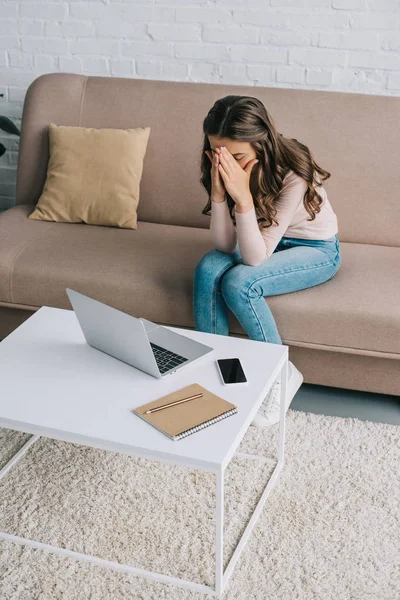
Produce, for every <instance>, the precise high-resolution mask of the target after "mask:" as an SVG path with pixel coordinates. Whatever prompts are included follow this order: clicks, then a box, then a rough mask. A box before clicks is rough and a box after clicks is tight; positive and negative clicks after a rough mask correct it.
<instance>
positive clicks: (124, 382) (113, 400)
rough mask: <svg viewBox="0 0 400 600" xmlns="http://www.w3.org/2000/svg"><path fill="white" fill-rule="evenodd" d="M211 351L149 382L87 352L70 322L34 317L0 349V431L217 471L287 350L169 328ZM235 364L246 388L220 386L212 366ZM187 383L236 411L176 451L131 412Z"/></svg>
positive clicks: (48, 313) (65, 314) (41, 313)
mask: <svg viewBox="0 0 400 600" xmlns="http://www.w3.org/2000/svg"><path fill="white" fill-rule="evenodd" d="M169 329H171V330H172V331H175V332H177V333H181V334H183V335H186V336H189V337H191V338H193V339H195V340H198V341H200V342H204V343H205V344H208V345H209V346H212V347H213V348H214V351H213V352H210V353H209V354H208V355H206V356H205V357H202V358H201V359H199V360H198V361H196V362H194V363H193V364H190V365H188V366H186V367H184V368H182V370H180V371H177V372H176V373H173V374H172V375H168V376H167V377H165V378H164V379H156V378H154V377H152V376H151V375H148V374H147V373H143V372H142V371H139V370H138V369H135V368H134V367H131V366H129V365H127V364H125V363H123V362H121V361H119V360H117V359H115V358H112V357H110V356H108V355H107V354H104V353H103V352H100V351H98V350H96V349H94V348H91V347H90V346H89V345H88V344H87V343H86V341H85V338H84V336H83V333H82V331H81V328H80V326H79V323H78V321H77V319H76V316H75V313H74V312H73V311H70V310H63V309H59V308H50V307H47V306H46V307H42V308H40V309H39V310H38V311H37V312H36V313H35V314H34V315H32V316H31V317H30V318H29V319H27V321H25V322H24V323H23V324H22V325H21V326H20V327H18V328H17V329H16V330H15V331H13V332H12V333H11V334H10V335H9V336H8V337H7V338H6V339H5V340H3V341H2V342H1V343H0V390H1V393H0V426H1V427H8V428H12V429H16V430H19V431H25V432H28V433H35V434H39V435H43V436H47V437H50V438H55V439H60V440H64V441H67V442H75V443H78V444H83V445H87V446H93V447H96V448H102V449H105V450H111V451H115V452H122V453H125V454H129V455H131V456H141V457H145V458H150V459H151V458H153V459H155V460H164V461H168V462H169V461H171V462H173V463H175V464H180V465H186V466H188V467H195V468H202V469H205V470H210V471H218V470H220V469H221V468H225V467H226V465H227V464H228V463H229V461H230V459H231V458H232V455H233V453H234V452H235V450H236V448H237V446H238V445H239V443H240V441H241V439H242V438H243V435H244V434H245V432H246V430H247V428H248V426H249V425H250V423H251V421H252V419H253V417H254V415H255V414H256V412H257V410H258V407H259V405H260V404H261V402H262V400H263V399H264V397H265V395H266V393H267V392H268V390H269V389H270V387H271V385H272V384H273V382H274V381H275V379H276V377H277V375H278V373H279V370H280V368H281V366H282V365H283V364H284V361H285V360H286V358H287V355H288V346H285V345H278V344H267V343H265V342H256V341H252V340H248V339H245V338H236V337H232V336H229V337H228V336H220V335H213V334H210V333H203V332H199V331H194V330H188V329H182V328H178V327H169ZM230 357H239V358H240V360H241V362H242V365H243V369H244V371H245V373H246V376H247V379H248V384H247V385H234V386H229V387H227V386H224V385H223V384H222V383H221V380H220V376H219V373H218V370H217V366H216V363H215V361H216V359H217V358H230ZM191 383H199V384H200V385H202V386H204V387H205V388H207V389H209V390H210V391H212V392H214V393H215V394H218V395H219V396H221V397H223V398H225V399H226V400H228V401H229V402H233V403H234V404H236V405H237V406H238V408H239V411H238V413H237V414H236V415H233V416H231V417H228V418H226V419H224V420H222V421H220V422H218V423H215V424H213V425H211V426H210V427H207V428H205V429H203V430H201V431H198V432H197V433H195V434H192V435H190V436H188V437H186V438H183V439H181V440H179V441H173V440H171V439H169V438H168V437H167V436H166V435H164V434H163V433H161V432H159V431H158V430H157V429H155V428H154V427H152V426H150V425H149V424H147V423H146V422H145V421H143V420H142V419H140V418H139V417H137V416H136V415H135V414H133V413H132V409H133V408H135V407H136V406H140V405H141V404H144V403H146V402H150V401H151V400H155V399H156V398H159V397H161V396H164V395H166V394H168V393H170V392H173V391H175V390H178V389H180V388H182V387H184V386H186V385H189V384H191Z"/></svg>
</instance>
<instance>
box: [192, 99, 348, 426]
mask: <svg viewBox="0 0 400 600" xmlns="http://www.w3.org/2000/svg"><path fill="white" fill-rule="evenodd" d="M203 133H204V146H203V152H202V159H201V180H200V181H201V183H202V184H203V186H204V187H205V189H206V190H207V192H208V195H209V199H208V203H207V205H206V206H205V208H204V209H203V211H202V212H203V214H205V215H210V214H211V222H210V231H211V236H212V240H213V245H214V246H215V249H213V250H211V251H210V252H208V253H207V254H206V255H205V256H203V258H202V259H201V260H200V262H199V264H198V265H197V267H196V269H195V274H194V281H193V309H194V319H195V327H196V329H197V330H198V331H205V332H210V333H216V334H220V335H229V329H228V308H229V309H230V310H231V311H232V312H233V313H234V315H235V316H236V318H237V320H238V321H239V323H240V324H241V325H242V327H243V329H244V330H245V331H246V333H247V334H248V336H249V338H250V339H252V340H258V341H264V342H269V343H274V344H282V340H281V338H280V335H279V332H278V329H277V326H276V323H275V320H274V317H273V315H272V312H271V310H270V308H269V306H268V303H267V301H266V299H265V298H266V297H268V296H275V295H279V294H287V293H290V292H295V291H298V290H303V289H305V288H309V287H313V286H315V285H319V284H321V283H324V282H325V281H328V280H329V279H331V278H332V277H333V276H334V275H335V273H336V272H337V271H338V269H339V266H340V262H341V259H340V248H339V239H338V235H337V234H338V223H337V217H336V215H335V213H334V211H333V210H332V207H331V205H330V202H329V200H328V197H327V194H326V191H325V190H324V188H323V187H322V183H321V180H325V179H328V178H329V177H330V173H329V172H327V171H325V170H324V169H322V168H321V167H319V166H318V165H317V164H316V163H315V161H314V159H313V156H312V154H311V152H310V150H309V149H308V148H307V146H305V145H304V144H302V143H300V142H299V141H298V140H296V139H290V138H285V137H284V136H283V135H282V134H280V133H278V132H277V131H276V128H275V126H274V123H273V121H272V119H271V117H270V115H269V114H268V112H267V110H266V108H265V106H264V105H263V104H262V102H261V101H260V100H258V99H257V98H253V97H251V96H233V95H229V96H226V97H224V98H221V99H220V100H217V101H216V102H215V104H214V106H213V107H212V108H211V110H210V111H209V113H208V115H207V116H206V118H205V120H204V123H203ZM210 211H211V213H210ZM302 381H303V376H302V374H301V373H300V372H299V371H298V369H296V367H295V366H294V365H293V363H292V362H291V361H289V368H288V386H287V394H286V403H285V407H286V410H287V409H288V407H289V405H290V403H291V401H292V399H293V396H294V395H295V393H296V392H297V390H298V388H299V387H300V385H301V383H302ZM279 385H280V382H279V381H277V382H276V384H275V385H274V386H273V388H272V390H271V391H270V393H269V394H268V395H267V397H266V398H265V400H264V402H263V404H262V405H261V408H260V410H259V412H258V414H257V415H256V417H255V419H254V420H253V424H254V425H257V426H265V425H271V424H273V423H277V422H278V421H279Z"/></svg>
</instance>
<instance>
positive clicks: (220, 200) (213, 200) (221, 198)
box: [211, 195, 226, 204]
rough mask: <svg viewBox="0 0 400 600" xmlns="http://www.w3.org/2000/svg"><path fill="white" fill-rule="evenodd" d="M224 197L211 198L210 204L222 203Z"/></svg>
mask: <svg viewBox="0 0 400 600" xmlns="http://www.w3.org/2000/svg"><path fill="white" fill-rule="evenodd" d="M225 199H226V198H225V195H224V196H215V197H214V196H211V202H215V203H217V204H220V203H222V202H225Z"/></svg>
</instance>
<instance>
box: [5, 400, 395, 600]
mask: <svg viewBox="0 0 400 600" xmlns="http://www.w3.org/2000/svg"><path fill="white" fill-rule="evenodd" d="M277 429H278V428H277V426H274V427H273V428H271V429H255V428H253V427H251V428H250V430H249V432H248V433H247V434H246V437H245V439H244V440H243V443H242V445H241V450H242V451H246V452H259V453H264V454H265V455H272V454H273V448H274V447H275V446H274V444H275V442H276V436H277ZM24 439H27V436H24V435H22V434H18V433H16V432H13V431H6V430H4V429H0V465H3V464H5V462H6V461H7V460H8V458H9V457H10V456H12V454H13V453H15V452H16V451H17V450H18V448H19V447H20V446H21V445H22V443H23V441H24ZM177 443H179V442H177ZM286 448H287V455H286V456H287V458H286V465H285V469H284V471H283V474H282V476H281V479H280V481H279V482H278V484H277V487H276V488H275V490H274V492H273V493H272V495H271V496H270V498H269V499H268V500H267V503H266V505H265V507H264V510H263V512H262V515H261V517H260V519H259V521H258V523H257V525H256V527H255V529H254V530H253V532H252V535H251V537H250V540H249V542H248V544H247V546H246V548H245V550H244V552H243V554H242V556H241V558H240V560H239V562H238V564H237V566H236V569H235V571H234V574H233V576H232V578H231V580H230V583H229V586H228V588H227V590H226V592H225V595H224V599H225V600H226V599H228V600H231V599H232V600H236V599H240V600H250V599H257V600H270V599H271V600H292V599H300V600H330V599H332V600H398V599H399V598H400V553H399V549H400V483H399V465H400V428H397V427H395V426H391V425H383V424H377V423H370V422H362V421H359V420H357V419H341V418H336V417H323V416H317V415H312V414H305V413H300V412H294V411H289V413H288V420H287V445H286ZM266 469H267V467H266V466H263V465H262V464H259V463H257V462H255V461H244V460H242V459H240V460H239V459H236V460H235V461H234V462H233V464H232V465H231V466H230V467H229V469H228V472H227V475H226V519H227V523H226V529H225V534H226V547H225V558H226V559H227V558H228V557H229V554H230V553H231V552H232V549H233V547H234V545H235V541H236V540H237V537H238V535H239V534H240V532H241V531H242V529H243V527H244V525H245V523H246V520H247V519H248V517H249V515H250V514H251V511H252V508H253V506H254V502H255V501H256V499H257V495H258V494H259V493H260V491H261V485H262V483H263V479H264V477H265V476H266V475H267V471H266ZM213 483H214V481H213V477H212V476H211V475H209V474H206V473H200V472H197V471H194V470H185V469H182V468H178V467H173V466H166V465H159V464H158V463H156V462H148V461H144V460H142V459H132V458H129V457H126V456H119V455H115V454H112V453H107V452H103V451H100V450H94V449H89V448H84V447H82V446H77V445H72V444H66V443H64V442H56V441H51V440H46V439H41V440H40V441H39V442H38V443H37V444H35V445H34V446H32V448H31V449H30V450H29V453H28V454H27V455H26V456H25V457H24V458H23V459H22V461H21V462H20V463H18V465H17V466H15V467H14V468H13V470H12V471H11V472H10V473H9V474H8V475H7V476H6V477H5V479H3V480H2V481H1V482H0V530H2V531H7V532H9V533H13V534H16V535H21V536H26V537H31V538H33V539H37V540H40V541H42V542H46V543H50V544H57V545H61V546H64V547H67V548H70V549H73V550H76V551H79V552H85V553H89V554H95V555H97V556H101V557H103V558H106V559H110V560H114V561H124V562H128V563H131V564H135V565H136V566H139V567H142V568H147V569H154V570H160V571H162V572H164V573H167V574H171V575H173V576H178V577H185V578H189V579H193V580H195V581H198V582H200V583H205V584H208V585H210V584H211V585H212V583H213V573H214V571H213V556H212V554H213V543H214V521H213V518H214V501H215V495H214V487H213ZM0 598H1V600H17V599H18V600H36V599H38V600H39V599H40V600H50V599H51V600H53V599H60V600H61V599H62V600H92V599H96V600H120V599H122V598H123V599H129V600H139V599H140V600H160V599H169V600H181V599H188V600H200V599H204V598H207V596H206V595H204V594H200V593H196V592H189V591H187V590H184V589H180V588H176V587H173V586H171V585H165V584H161V583H160V584H159V583H152V582H149V581H147V580H145V579H140V578H137V577H135V576H133V575H128V574H121V573H117V572H115V571H112V570H108V569H104V568H102V567H98V566H95V565H89V564H88V563H82V562H77V561H74V560H70V559H69V558H61V557H57V556H55V555H52V554H49V553H47V552H44V551H41V550H34V549H29V548H23V547H21V546H19V545H16V544H13V543H9V542H0Z"/></svg>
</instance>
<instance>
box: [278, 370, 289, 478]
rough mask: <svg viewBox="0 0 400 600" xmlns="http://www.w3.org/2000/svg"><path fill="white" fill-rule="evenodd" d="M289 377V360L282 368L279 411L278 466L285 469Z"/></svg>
mask: <svg viewBox="0 0 400 600" xmlns="http://www.w3.org/2000/svg"><path fill="white" fill-rule="evenodd" d="M287 377H288V360H285V362H284V364H283V366H282V368H281V397H280V409H279V443H278V465H281V467H283V463H284V460H285V434H286V407H285V399H286V390H287Z"/></svg>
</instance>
